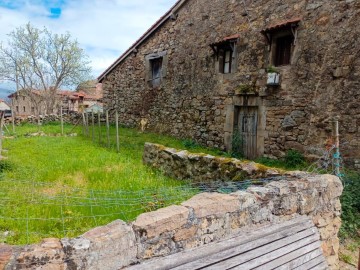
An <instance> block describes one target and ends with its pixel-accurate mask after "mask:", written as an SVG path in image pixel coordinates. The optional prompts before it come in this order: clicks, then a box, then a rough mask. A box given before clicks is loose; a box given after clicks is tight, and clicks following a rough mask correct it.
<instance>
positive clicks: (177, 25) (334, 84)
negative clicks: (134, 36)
mask: <svg viewBox="0 0 360 270" xmlns="http://www.w3.org/2000/svg"><path fill="white" fill-rule="evenodd" d="M294 18H298V20H299V23H298V27H297V28H295V27H294V28H292V29H291V30H292V31H293V35H294V36H295V37H294V41H293V45H292V49H291V50H292V55H291V63H290V64H288V65H283V66H279V67H277V70H278V71H279V73H280V85H279V86H275V87H274V86H267V85H266V80H267V74H266V67H268V66H269V65H272V64H273V60H272V58H273V54H274V52H273V50H274V46H271V48H270V46H269V43H267V40H266V38H265V37H264V36H263V35H262V34H261V33H260V32H261V30H264V29H267V30H268V31H270V32H271V31H273V30H274V29H275V30H274V31H275V32H276V31H277V30H276V29H278V28H279V31H280V32H281V29H283V28H284V26H286V25H287V24H286V22H285V23H284V21H286V20H288V21H287V22H291V21H294ZM279 22H283V23H279ZM274 24H277V26H275V27H273V28H272V27H271V26H273V25H274ZM359 24H360V3H359V1H355V0H339V1H328V0H286V1H275V2H274V1H272V2H269V1H265V0H257V1H248V0H245V1H240V0H228V1H225V2H224V1H223V0H211V1H210V2H209V1H208V0H188V1H183V0H182V1H179V2H178V3H177V4H176V5H175V7H174V8H173V9H172V10H170V11H169V12H168V13H167V14H165V16H164V17H163V18H161V19H160V20H159V22H158V23H157V24H155V25H154V26H153V27H152V28H151V29H150V30H149V31H148V32H147V33H146V34H145V35H144V36H143V37H141V38H140V39H139V41H138V42H136V43H135V44H134V46H133V47H131V48H130V49H129V50H128V51H127V52H126V53H125V54H124V55H123V56H122V57H120V58H119V59H118V61H116V62H115V63H114V64H113V65H112V66H111V67H109V69H108V70H106V71H105V72H104V73H103V74H102V75H101V76H100V77H99V79H100V81H101V82H103V87H104V102H105V104H106V106H107V107H108V109H117V110H118V111H119V112H120V116H121V121H122V122H123V123H125V124H127V125H138V123H139V121H140V119H141V118H142V117H146V118H148V119H149V123H150V128H152V129H153V130H155V131H158V132H164V133H168V134H171V135H174V136H177V137H181V138H192V139H194V140H196V141H197V142H200V143H201V144H203V145H208V146H211V147H218V148H223V149H225V148H228V149H229V148H230V147H231V138H232V134H233V133H234V126H235V123H234V122H236V120H235V119H236V118H237V115H238V114H239V112H241V111H242V110H243V108H245V107H251V108H253V109H254V110H255V111H256V118H257V119H256V132H255V133H256V134H255V137H256V143H255V144H254V145H253V147H254V148H255V150H254V151H255V155H263V154H265V155H267V156H270V157H281V156H283V155H284V153H285V152H286V150H287V149H297V150H300V151H303V152H306V153H308V154H309V155H313V154H316V151H314V148H319V147H320V148H324V143H325V141H326V140H327V138H328V137H329V136H330V135H331V123H330V121H331V119H332V118H333V117H335V116H339V117H340V133H341V136H342V138H343V141H346V142H348V143H347V144H345V145H343V147H342V154H343V156H344V157H345V158H346V160H347V161H348V163H349V164H351V165H352V166H357V167H358V168H360V165H359V164H360V163H359V162H360V143H359V142H360V135H359V134H360V106H359V101H360V90H359V88H360V55H359V51H360V50H359V41H360V40H359V34H360V28H359V27H358V25H359ZM265 32H266V31H265ZM114 34H116V33H114ZM235 34H237V35H238V36H236V37H237V40H236V42H235V43H234V44H235V46H234V48H233V52H234V54H233V56H234V57H233V59H232V72H231V73H229V74H223V73H220V72H219V61H220V60H219V55H218V54H217V53H215V52H214V51H213V50H212V48H211V47H210V45H211V44H215V45H216V44H221V41H224V40H226V37H228V36H233V37H234V35H235ZM273 34H274V32H271V35H273ZM274 35H275V34H274ZM219 46H220V45H219ZM213 48H214V47H213ZM156 55H161V57H163V58H162V61H163V62H162V65H163V69H162V73H161V83H160V85H159V86H158V87H153V86H152V85H151V82H150V80H149V59H151V58H152V57H156ZM249 90H251V91H249Z"/></svg>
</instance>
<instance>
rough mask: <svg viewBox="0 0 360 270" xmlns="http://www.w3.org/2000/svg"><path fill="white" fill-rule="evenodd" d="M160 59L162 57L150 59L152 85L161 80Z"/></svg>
mask: <svg viewBox="0 0 360 270" xmlns="http://www.w3.org/2000/svg"><path fill="white" fill-rule="evenodd" d="M162 60H163V59H162V57H159V58H155V59H151V60H150V66H151V83H152V86H154V87H156V86H159V85H160V82H161V70H162V62H163V61H162Z"/></svg>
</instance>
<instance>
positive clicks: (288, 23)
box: [261, 18, 301, 34]
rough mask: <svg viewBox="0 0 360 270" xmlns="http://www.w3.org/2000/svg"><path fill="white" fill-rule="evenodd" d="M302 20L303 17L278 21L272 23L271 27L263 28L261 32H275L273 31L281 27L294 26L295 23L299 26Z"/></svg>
mask: <svg viewBox="0 0 360 270" xmlns="http://www.w3.org/2000/svg"><path fill="white" fill-rule="evenodd" d="M300 21H301V18H293V19H289V20H286V21H282V22H278V23H276V24H273V25H270V26H269V27H267V28H265V29H263V30H261V33H262V34H265V33H269V32H273V31H277V30H279V29H281V28H285V27H288V26H293V25H294V24H295V25H296V26H297V25H298V24H299V22H300Z"/></svg>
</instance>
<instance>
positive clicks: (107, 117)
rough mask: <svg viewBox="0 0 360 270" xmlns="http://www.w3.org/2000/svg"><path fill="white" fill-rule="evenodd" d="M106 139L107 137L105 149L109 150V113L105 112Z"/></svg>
mask: <svg viewBox="0 0 360 270" xmlns="http://www.w3.org/2000/svg"><path fill="white" fill-rule="evenodd" d="M106 137H107V147H109V148H110V123H109V111H108V110H106Z"/></svg>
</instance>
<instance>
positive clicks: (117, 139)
mask: <svg viewBox="0 0 360 270" xmlns="http://www.w3.org/2000/svg"><path fill="white" fill-rule="evenodd" d="M115 121H116V151H117V152H118V153H119V152H120V140H119V113H118V111H116V113H115Z"/></svg>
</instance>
